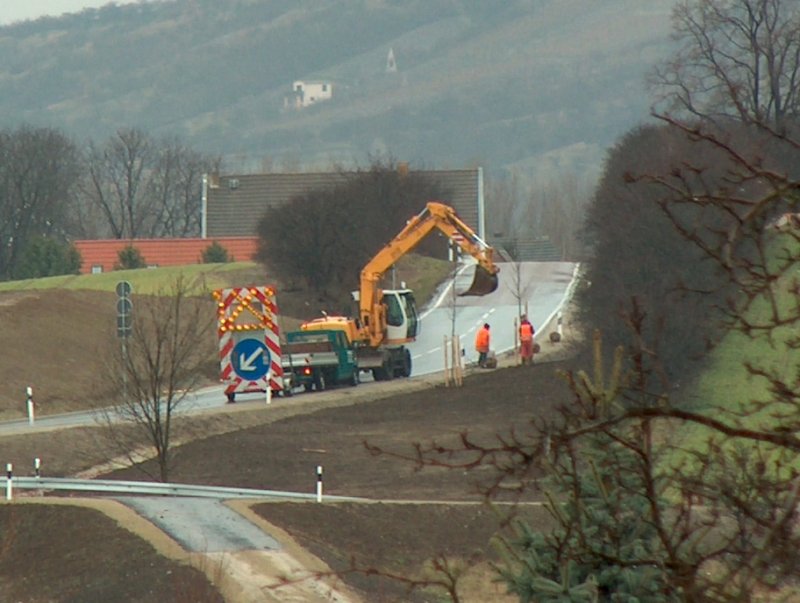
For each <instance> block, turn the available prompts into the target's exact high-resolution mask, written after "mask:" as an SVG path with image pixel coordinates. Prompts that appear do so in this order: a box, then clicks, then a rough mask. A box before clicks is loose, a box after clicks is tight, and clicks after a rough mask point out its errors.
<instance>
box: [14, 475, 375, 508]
mask: <svg viewBox="0 0 800 603" xmlns="http://www.w3.org/2000/svg"><path fill="white" fill-rule="evenodd" d="M7 481H8V480H7ZM10 481H11V487H12V488H20V489H28V490H74V491H84V492H105V493H124V494H154V495H163V496H185V497H195V498H220V499H226V498H272V499H285V500H318V495H317V494H311V493H304V492H284V491H281V490H258V489H252V488H228V487H221V486H196V485H192V484H165V483H161V482H130V481H122V480H113V479H72V478H68V477H16V476H15V477H12V478H11V480H10ZM323 499H324V500H325V501H328V502H366V501H368V499H366V498H358V497H353V496H332V495H329V494H326V495H324V497H323Z"/></svg>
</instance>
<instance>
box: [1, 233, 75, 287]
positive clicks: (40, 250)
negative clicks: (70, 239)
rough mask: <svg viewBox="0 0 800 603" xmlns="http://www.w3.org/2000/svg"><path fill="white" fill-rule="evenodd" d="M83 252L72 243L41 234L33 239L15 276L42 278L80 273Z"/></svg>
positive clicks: (24, 252) (20, 277) (18, 265)
mask: <svg viewBox="0 0 800 603" xmlns="http://www.w3.org/2000/svg"><path fill="white" fill-rule="evenodd" d="M81 262H82V260H81V254H80V252H79V251H78V250H77V249H76V248H75V246H74V245H72V244H70V243H65V242H60V241H57V240H55V239H52V238H50V237H46V236H41V237H36V238H34V239H31V240H30V241H29V242H28V244H27V245H26V246H25V249H24V250H23V252H22V257H21V258H20V261H19V263H18V264H17V266H16V268H15V270H14V278H17V279H24V278H41V277H44V276H58V275H60V274H78V272H79V271H80V268H81Z"/></svg>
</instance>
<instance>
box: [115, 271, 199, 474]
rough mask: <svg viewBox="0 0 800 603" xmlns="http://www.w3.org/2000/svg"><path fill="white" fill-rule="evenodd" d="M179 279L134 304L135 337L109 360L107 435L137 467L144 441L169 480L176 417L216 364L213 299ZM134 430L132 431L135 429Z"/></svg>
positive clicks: (123, 340) (133, 335)
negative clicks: (112, 393) (111, 390)
mask: <svg viewBox="0 0 800 603" xmlns="http://www.w3.org/2000/svg"><path fill="white" fill-rule="evenodd" d="M190 290H191V288H190V284H189V283H188V282H187V281H186V280H185V279H184V278H183V277H178V278H177V279H176V280H175V282H174V283H173V285H172V287H171V289H170V290H168V291H161V292H159V293H158V294H157V295H154V296H138V297H136V298H135V299H134V301H133V304H134V308H133V313H132V316H133V319H132V329H131V334H130V337H128V338H125V339H122V340H121V342H120V343H121V345H119V347H118V348H117V350H116V351H115V352H112V353H111V354H110V355H109V358H110V359H111V363H110V366H109V368H108V375H109V378H110V380H111V382H112V383H113V385H114V386H115V390H116V392H117V396H118V397H117V400H116V401H115V402H114V404H112V405H111V407H109V409H108V410H107V412H106V426H107V436H108V439H109V441H110V442H111V443H112V445H113V446H114V447H116V448H117V449H118V450H119V451H120V452H121V453H123V454H125V455H128V456H129V458H130V460H131V461H132V462H137V461H140V460H141V459H139V458H135V456H134V454H135V452H134V451H135V448H136V447H137V446H138V445H139V443H140V442H142V441H144V442H146V443H147V445H148V446H149V447H151V448H152V450H153V451H154V453H155V458H156V461H157V465H158V475H157V476H152V477H157V478H158V479H160V480H161V481H167V480H168V478H169V471H170V467H171V466H172V462H173V454H172V444H173V442H172V434H173V424H172V421H173V418H174V416H175V413H176V411H177V410H178V408H179V407H180V406H181V405H182V404H183V403H184V401H185V400H186V396H187V395H188V394H189V393H191V391H192V390H193V389H194V388H196V387H197V385H198V384H199V383H200V382H201V380H202V379H203V375H204V374H207V373H208V368H209V366H213V365H214V361H215V354H214V341H215V338H214V313H213V307H212V304H211V302H210V301H209V299H210V296H203V297H196V296H191V295H190ZM131 426H132V427H133V429H130V427H131Z"/></svg>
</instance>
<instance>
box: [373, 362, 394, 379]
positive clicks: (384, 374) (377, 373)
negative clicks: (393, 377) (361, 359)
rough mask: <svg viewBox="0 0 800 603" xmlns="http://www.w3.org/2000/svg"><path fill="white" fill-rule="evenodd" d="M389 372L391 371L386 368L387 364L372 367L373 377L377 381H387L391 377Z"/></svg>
mask: <svg viewBox="0 0 800 603" xmlns="http://www.w3.org/2000/svg"><path fill="white" fill-rule="evenodd" d="M389 374H390V373H389V371H387V370H386V367H385V366H381V367H376V368H374V369H372V377H373V378H374V379H375V381H386V380H388V379H390V377H389Z"/></svg>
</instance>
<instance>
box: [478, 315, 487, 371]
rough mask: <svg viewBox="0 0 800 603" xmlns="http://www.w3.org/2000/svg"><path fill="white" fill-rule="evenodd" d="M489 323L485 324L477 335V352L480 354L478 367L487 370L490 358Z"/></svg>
mask: <svg viewBox="0 0 800 603" xmlns="http://www.w3.org/2000/svg"><path fill="white" fill-rule="evenodd" d="M489 339H490V335H489V323H488V322H486V323H484V324H483V327H481V328H480V329H478V332H477V333H476V334H475V351H476V352H478V366H479V367H481V368H486V358H487V357H488V356H489Z"/></svg>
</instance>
